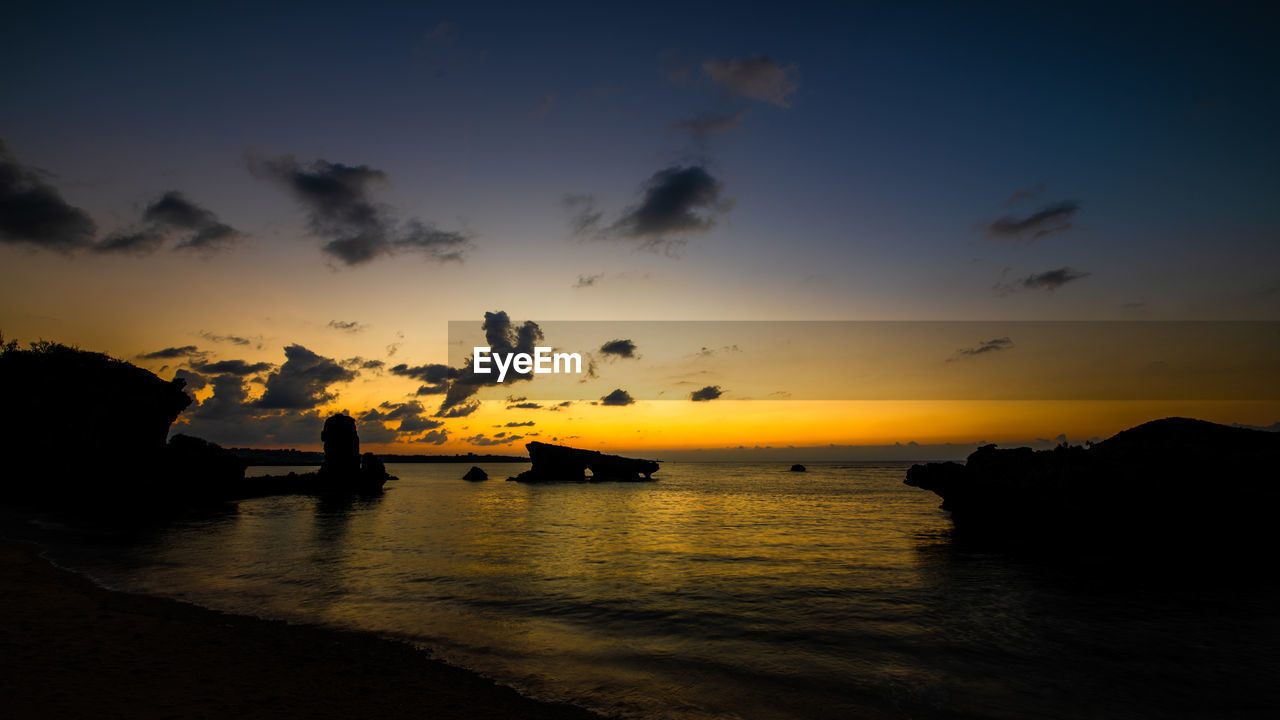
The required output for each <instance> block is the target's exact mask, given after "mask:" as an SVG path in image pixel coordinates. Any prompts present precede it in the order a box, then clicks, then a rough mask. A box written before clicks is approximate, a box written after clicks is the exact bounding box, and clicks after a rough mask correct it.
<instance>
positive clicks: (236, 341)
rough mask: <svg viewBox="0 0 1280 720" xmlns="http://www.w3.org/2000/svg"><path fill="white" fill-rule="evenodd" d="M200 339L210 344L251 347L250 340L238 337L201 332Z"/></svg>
mask: <svg viewBox="0 0 1280 720" xmlns="http://www.w3.org/2000/svg"><path fill="white" fill-rule="evenodd" d="M200 337H202V338H204V339H205V340H209V341H210V342H229V343H232V344H233V345H249V344H250V340H249V338H244V337H240V336H238V335H214V334H213V333H209V332H205V331H204V330H201V331H200Z"/></svg>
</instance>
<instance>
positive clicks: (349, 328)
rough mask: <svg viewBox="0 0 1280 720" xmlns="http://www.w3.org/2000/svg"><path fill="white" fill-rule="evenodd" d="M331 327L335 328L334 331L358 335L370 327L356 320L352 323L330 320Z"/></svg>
mask: <svg viewBox="0 0 1280 720" xmlns="http://www.w3.org/2000/svg"><path fill="white" fill-rule="evenodd" d="M329 327H331V328H333V329H334V330H339V331H341V332H349V333H358V332H360V331H361V330H364V329H365V328H367V327H369V326H368V325H363V324H361V323H358V322H355V321H354V320H353V321H351V322H345V321H342V320H330V321H329Z"/></svg>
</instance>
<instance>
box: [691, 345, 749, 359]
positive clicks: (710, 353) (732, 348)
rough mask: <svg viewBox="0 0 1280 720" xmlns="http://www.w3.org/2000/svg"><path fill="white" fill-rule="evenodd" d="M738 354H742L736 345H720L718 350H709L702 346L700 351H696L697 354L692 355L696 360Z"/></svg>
mask: <svg viewBox="0 0 1280 720" xmlns="http://www.w3.org/2000/svg"><path fill="white" fill-rule="evenodd" d="M739 352H742V348H740V347H738V346H737V345H722V346H720V347H718V348H709V347H707V346H705V345H704V346H702V348H701V349H700V350H698V352H696V353H694V354H693V355H694V357H697V358H709V357H714V356H715V355H716V354H724V353H739Z"/></svg>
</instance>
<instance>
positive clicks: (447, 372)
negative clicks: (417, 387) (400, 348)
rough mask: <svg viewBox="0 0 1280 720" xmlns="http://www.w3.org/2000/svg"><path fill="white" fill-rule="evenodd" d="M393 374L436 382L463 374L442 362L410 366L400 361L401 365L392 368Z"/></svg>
mask: <svg viewBox="0 0 1280 720" xmlns="http://www.w3.org/2000/svg"><path fill="white" fill-rule="evenodd" d="M391 374H392V375H399V376H401V377H407V378H413V379H414V380H421V381H422V382H426V383H433V384H434V383H440V382H444V381H446V380H453V379H454V378H456V377H458V376H459V375H461V374H462V371H461V370H458V369H457V368H453V367H449V366H448V365H444V364H442V363H431V364H429V365H418V366H416V367H410V366H408V365H406V364H404V363H400V364H399V365H396V366H394V367H392V368H391Z"/></svg>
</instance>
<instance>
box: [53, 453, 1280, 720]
mask: <svg viewBox="0 0 1280 720" xmlns="http://www.w3.org/2000/svg"><path fill="white" fill-rule="evenodd" d="M468 467H469V466H467V465H459V464H399V465H391V466H389V467H388V470H389V471H390V472H391V473H392V474H393V475H396V476H398V479H396V480H393V481H390V482H388V484H387V487H386V490H385V492H384V493H383V494H382V495H380V496H377V497H364V498H354V497H353V498H317V497H308V496H285V497H269V498H261V499H255V500H246V501H242V502H239V503H237V504H233V505H228V506H227V507H226V508H221V509H218V510H212V511H208V512H202V513H199V514H193V515H189V516H184V517H182V518H178V519H174V520H171V521H168V522H164V523H157V524H156V525H154V526H149V527H147V528H145V529H143V530H138V529H136V528H135V529H132V530H130V531H128V532H124V531H121V530H119V529H114V528H112V527H110V526H109V524H103V525H97V524H92V523H90V524H85V523H75V524H68V523H65V522H55V521H52V520H38V521H36V522H35V524H36V525H39V530H40V533H41V542H42V543H43V544H44V546H45V547H46V549H47V553H48V555H49V556H50V557H51V559H53V560H54V561H55V562H57V563H58V564H60V565H63V566H66V567H70V568H72V569H75V570H78V571H80V572H83V573H85V574H87V575H89V576H90V577H92V578H94V579H95V580H96V581H98V582H99V583H101V584H103V585H105V586H107V587H110V588H114V589H120V590H127V591H131V592H137V593H145V594H150V595H158V596H163V597H169V598H176V599H179V600H182V601H186V602H190V603H195V604H198V605H201V606H205V607H209V608H214V609H217V610H223V611H229V612H234V613H241V614H249V615H255V616H260V617H266V618H277V619H282V620H286V621H291V622H297V623H311V624H320V625H325V626H334V627H340V628H346V629H354V630H362V631H368V632H372V633H378V634H381V635H384V636H387V637H390V638H394V639H397V640H401V641H404V642H408V643H412V644H413V645H415V646H417V647H419V648H421V649H422V651H423V652H425V653H429V654H430V655H432V656H433V657H436V658H439V659H442V660H444V661H446V662H448V663H451V664H455V665H459V666H462V667H465V668H469V669H471V670H474V671H476V672H479V673H481V674H483V675H485V676H487V677H490V678H492V679H494V680H496V681H497V682H499V683H502V684H505V685H509V686H511V687H514V688H516V689H518V690H519V691H521V692H523V693H525V694H527V695H530V696H532V697H535V698H541V699H547V700H555V701H564V702H569V703H573V704H576V705H579V706H582V707H586V708H589V709H592V710H596V711H599V712H601V713H604V714H607V715H610V716H615V717H620V718H662V719H667V718H670V719H673V720H697V719H704V718H741V719H744V720H745V719H760V720H798V719H805V720H824V719H827V718H831V719H835V718H841V719H844V718H864V717H865V718H880V717H885V718H935V717H936V718H953V717H990V718H1028V717H1035V718H1145V717H1152V718H1158V717H1278V716H1280V714H1278V711H1280V691H1278V690H1277V687H1280V587H1278V584H1277V582H1276V580H1275V575H1276V567H1277V565H1276V563H1275V562H1274V559H1272V560H1271V561H1270V562H1258V561H1249V562H1244V563H1242V562H1236V561H1237V560H1239V558H1236V557H1227V556H1222V557H1221V558H1220V559H1221V560H1222V562H1217V561H1215V560H1214V559H1213V556H1212V555H1211V556H1210V557H1209V559H1208V560H1205V559H1204V558H1197V559H1196V560H1195V561H1194V562H1193V561H1191V560H1190V559H1188V560H1187V561H1186V562H1181V561H1180V560H1179V558H1168V557H1159V556H1158V555H1159V553H1153V554H1148V555H1145V556H1138V557H1133V556H1125V555H1123V554H1122V553H1117V554H1115V555H1111V554H1105V553H1104V554H1103V555H1101V556H1100V555H1098V554H1096V553H1094V554H1082V555H1080V556H1075V555H1073V554H1071V553H1070V552H1068V553H1065V554H1062V555H1055V556H1053V557H1046V556H1044V555H1042V554H1041V553H1039V552H1038V551H1035V550H1032V549H1023V548H1018V547H1017V546H1013V547H1008V546H1001V547H996V548H993V547H987V546H982V545H978V546H973V545H969V544H966V543H965V542H961V541H960V540H959V539H958V538H957V537H956V536H955V533H954V532H953V529H952V525H951V520H950V518H949V517H948V516H947V514H946V512H944V511H943V510H941V509H939V506H938V505H939V499H938V498H937V497H936V496H935V495H933V494H932V493H930V492H926V491H923V490H920V489H918V488H912V487H908V486H906V485H904V484H903V478H904V476H905V473H906V470H907V467H908V465H907V464H903V463H814V464H809V465H808V467H807V472H803V473H801V472H790V471H789V467H790V465H789V464H769V463H753V464H732V463H677V462H671V463H664V464H663V465H662V469H661V471H660V472H659V473H657V474H656V475H655V477H656V478H657V481H656V482H649V483H599V484H546V485H526V484H521V483H515V482H504V479H505V478H506V477H508V476H511V475H515V474H516V473H518V472H520V471H522V470H525V469H527V468H528V465H527V464H490V465H482V466H481V467H482V468H483V469H484V470H486V471H487V472H488V474H489V475H490V477H491V478H492V479H490V480H489V481H486V482H478V483H472V482H465V481H463V480H462V479H461V477H462V474H463V473H464V472H465V471H466V470H467V468H468ZM289 469H290V468H251V469H250V474H251V475H252V474H259V475H261V474H268V473H280V472H286V471H288V470H289ZM295 469H297V470H306V469H309V468H295ZM1082 531H1087V528H1082Z"/></svg>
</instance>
